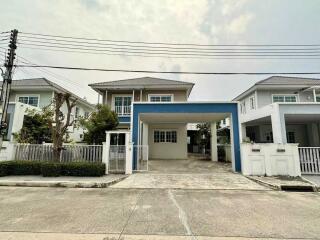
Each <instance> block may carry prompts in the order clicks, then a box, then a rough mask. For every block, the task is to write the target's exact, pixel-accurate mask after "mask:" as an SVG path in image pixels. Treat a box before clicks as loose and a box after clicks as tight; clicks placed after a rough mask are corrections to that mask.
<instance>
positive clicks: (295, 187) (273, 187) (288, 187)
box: [245, 176, 318, 192]
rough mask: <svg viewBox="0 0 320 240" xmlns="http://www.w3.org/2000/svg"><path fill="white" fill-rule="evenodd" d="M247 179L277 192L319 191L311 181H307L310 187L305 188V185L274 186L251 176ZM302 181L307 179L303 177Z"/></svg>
mask: <svg viewBox="0 0 320 240" xmlns="http://www.w3.org/2000/svg"><path fill="white" fill-rule="evenodd" d="M245 177H246V178H248V179H250V180H252V181H254V182H256V183H259V184H261V185H263V186H267V187H270V188H272V189H274V190H277V191H284V190H290V189H296V190H306V192H307V190H308V188H309V189H312V192H317V191H318V189H317V187H316V186H315V185H314V184H313V183H311V182H310V181H306V182H308V183H309V184H310V186H303V185H285V184H280V185H278V184H272V183H269V182H266V181H263V180H261V179H256V178H253V177H250V176H245ZM301 179H302V180H304V181H305V179H304V178H303V177H301Z"/></svg>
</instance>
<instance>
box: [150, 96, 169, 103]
mask: <svg viewBox="0 0 320 240" xmlns="http://www.w3.org/2000/svg"><path fill="white" fill-rule="evenodd" d="M149 101H150V102H172V95H149Z"/></svg>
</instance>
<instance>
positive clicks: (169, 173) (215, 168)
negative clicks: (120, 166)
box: [112, 158, 270, 190]
mask: <svg viewBox="0 0 320 240" xmlns="http://www.w3.org/2000/svg"><path fill="white" fill-rule="evenodd" d="M149 169H150V171H149V172H143V173H135V174H133V175H131V176H129V177H128V178H126V179H125V180H123V181H121V182H119V183H117V184H115V185H113V186H112V188H127V189H132V188H140V189H142V188H161V189H203V190H205V189H216V190H218V189H220V190H223V189H229V190H232V189H233V190H270V189H269V188H266V187H264V186H261V185H259V184H258V183H256V182H253V181H251V180H249V179H247V178H246V177H244V176H242V175H241V174H238V173H234V172H232V170H231V164H230V163H221V162H212V161H210V160H202V159H198V158H189V159H187V160H150V161H149Z"/></svg>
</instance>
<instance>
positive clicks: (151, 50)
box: [18, 40, 320, 54]
mask: <svg viewBox="0 0 320 240" xmlns="http://www.w3.org/2000/svg"><path fill="white" fill-rule="evenodd" d="M18 43H19V44H23V45H30V46H41V47H56V48H60V47H61V48H67V47H69V46H75V47H86V48H73V47H72V49H80V50H93V51H103V50H106V51H110V49H111V50H121V51H128V52H130V51H140V50H141V51H143V53H160V54H161V53H162V54H164V53H167V54H176V53H184V54H186V53H201V54H202V53H225V54H230V53H268V54H270V53H288V54H289V53H290V54H294V53H299V54H300V53H313V52H316V53H320V52H319V50H320V48H312V49H292V50H290V51H288V50H286V49H273V50H271V49H265V50H262V49H248V50H244V49H226V50H223V49H208V50H204V49H197V50H191V49H188V48H186V50H181V49H154V48H150V47H146V48H131V47H113V46H109V47H100V46H91V45H89V46H88V45H84V44H72V43H55V42H53V43H52V42H45V41H32V40H31V41H30V40H28V41H19V42H18ZM37 43H44V44H45V45H43V44H37ZM302 51H303V52H302ZM138 53H142V52H138Z"/></svg>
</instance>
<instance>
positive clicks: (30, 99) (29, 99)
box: [18, 96, 39, 107]
mask: <svg viewBox="0 0 320 240" xmlns="http://www.w3.org/2000/svg"><path fill="white" fill-rule="evenodd" d="M18 101H19V102H21V103H25V104H29V105H31V106H34V107H38V106H39V97H38V96H19V98H18Z"/></svg>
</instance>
